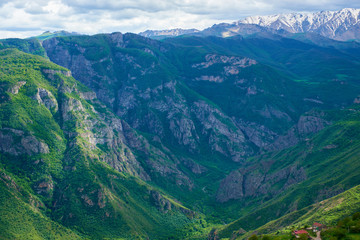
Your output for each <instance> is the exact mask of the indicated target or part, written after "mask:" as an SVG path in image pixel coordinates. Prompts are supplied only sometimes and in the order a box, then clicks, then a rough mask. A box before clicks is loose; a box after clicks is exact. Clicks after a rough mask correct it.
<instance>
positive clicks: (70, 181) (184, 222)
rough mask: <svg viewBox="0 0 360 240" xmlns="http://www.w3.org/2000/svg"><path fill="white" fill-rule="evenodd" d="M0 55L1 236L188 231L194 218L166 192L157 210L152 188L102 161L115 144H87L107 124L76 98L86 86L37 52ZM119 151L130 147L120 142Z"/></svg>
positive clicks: (171, 233)
mask: <svg viewBox="0 0 360 240" xmlns="http://www.w3.org/2000/svg"><path fill="white" fill-rule="evenodd" d="M0 61H1V71H0V74H1V75H0V77H1V87H2V89H3V90H4V91H3V97H2V102H1V107H0V126H1V137H2V139H5V138H6V139H7V140H6V141H9V145H4V143H2V145H1V147H2V149H3V150H2V151H3V152H2V153H1V155H0V180H1V181H0V187H1V191H0V205H1V208H0V216H1V223H0V232H1V233H0V234H1V235H0V237H1V238H4V239H14V238H16V239H24V238H27V239H44V238H46V239H47V238H48V239H76V238H92V239H100V238H131V239H132V238H133V237H134V236H137V237H139V238H146V237H151V238H155V237H156V238H157V239H162V238H169V237H174V238H178V237H179V236H183V235H185V234H187V235H188V233H187V232H184V231H183V229H184V227H185V226H188V225H189V224H191V222H192V221H197V220H196V219H195V218H194V220H192V216H193V214H189V213H191V211H190V210H188V209H187V208H185V207H183V206H182V205H181V204H179V203H177V202H175V201H174V200H172V199H171V198H170V197H166V198H164V199H168V200H167V201H169V202H170V204H171V206H172V207H171V208H170V209H169V210H168V211H166V212H163V211H161V210H160V209H158V208H157V207H156V204H155V203H154V200H152V197H151V195H150V194H149V192H151V191H152V190H153V188H152V187H150V186H149V185H147V184H146V183H144V182H143V181H141V180H139V179H138V178H136V177H131V176H129V175H128V174H127V173H126V172H124V173H119V172H118V171H115V170H114V169H113V168H111V167H110V166H109V165H108V164H106V163H104V162H102V161H101V160H103V159H106V156H107V155H108V154H113V153H112V151H114V150H113V149H112V148H109V146H108V145H106V144H100V145H98V147H95V146H92V144H91V143H90V142H89V138H87V136H88V134H100V133H99V131H100V132H101V131H102V130H103V129H106V128H107V127H108V125H109V122H106V121H104V120H102V119H103V116H100V115H98V113H97V112H95V111H93V110H92V109H94V107H93V106H92V101H86V100H84V99H83V98H82V97H81V96H80V95H81V94H80V93H84V92H85V93H86V92H88V91H89V90H88V88H86V87H85V86H83V85H81V84H80V83H79V82H77V81H76V80H74V79H73V78H72V77H68V76H65V75H63V73H66V72H67V70H66V69H64V68H62V67H59V66H57V65H55V64H53V63H51V62H49V61H48V60H46V59H43V58H41V57H36V56H33V55H29V54H25V53H22V52H20V51H18V50H14V49H7V50H2V51H0ZM41 89H42V90H41ZM71 89H74V90H71ZM39 91H42V94H41V95H39V96H37V94H39ZM81 91H83V92H81ZM44 94H45V95H44ZM39 99H40V100H39ZM94 101H96V100H94ZM97 105H98V106H99V103H97ZM107 113H108V116H107V117H112V118H116V117H115V116H114V115H111V112H110V111H107ZM85 119H86V120H87V121H84V120H85ZM91 121H96V122H97V125H96V126H97V127H96V128H94V129H92V128H91ZM25 142H28V144H29V145H26V144H25ZM120 151H130V150H129V149H128V148H127V147H126V146H125V145H123V146H122V147H121V148H120ZM120 153H121V152H120ZM103 161H104V160H103ZM160 196H162V195H161V193H160ZM164 196H165V195H164ZM20 221H23V222H22V223H21V224H20ZM200 226H201V227H200V228H201V229H202V228H206V227H207V225H204V227H203V226H202V225H200ZM200 228H199V229H195V230H194V233H195V232H198V231H200ZM201 231H203V230H201ZM25 236H26V237H25Z"/></svg>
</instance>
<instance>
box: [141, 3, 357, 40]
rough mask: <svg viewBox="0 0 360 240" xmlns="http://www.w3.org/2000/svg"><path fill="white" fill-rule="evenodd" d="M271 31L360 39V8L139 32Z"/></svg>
mask: <svg viewBox="0 0 360 240" xmlns="http://www.w3.org/2000/svg"><path fill="white" fill-rule="evenodd" d="M269 31H270V32H272V33H274V32H276V33H278V34H280V35H282V34H288V33H316V34H319V35H321V36H323V37H327V38H330V39H334V40H339V41H349V40H358V39H360V9H353V8H345V9H342V10H339V11H321V12H315V13H289V14H276V15H269V16H251V17H247V18H245V19H243V20H239V21H237V22H234V23H231V24H229V23H220V24H215V25H213V26H212V27H210V28H207V29H204V30H203V31H198V30H195V29H187V30H184V29H173V30H163V31H151V30H148V31H145V32H143V33H140V35H142V36H145V37H150V38H157V39H159V38H166V37H176V36H180V35H189V34H191V35H197V36H209V35H214V36H219V37H231V36H234V35H249V34H254V33H259V32H269Z"/></svg>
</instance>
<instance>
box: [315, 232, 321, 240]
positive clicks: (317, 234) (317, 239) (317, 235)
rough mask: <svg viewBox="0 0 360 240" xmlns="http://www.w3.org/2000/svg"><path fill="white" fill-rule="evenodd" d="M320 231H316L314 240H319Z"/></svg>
mask: <svg viewBox="0 0 360 240" xmlns="http://www.w3.org/2000/svg"><path fill="white" fill-rule="evenodd" d="M320 234H321V232H320V231H318V232H316V238H314V240H321V235H320Z"/></svg>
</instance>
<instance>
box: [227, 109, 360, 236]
mask: <svg viewBox="0 0 360 240" xmlns="http://www.w3.org/2000/svg"><path fill="white" fill-rule="evenodd" d="M327 114H328V115H327V117H328V119H329V120H330V119H331V120H332V121H333V122H334V124H332V125H331V126H329V127H327V128H325V129H324V130H322V131H321V132H319V133H318V134H316V135H314V136H313V137H312V138H310V139H307V140H306V141H305V142H303V143H300V144H299V145H297V146H295V147H292V148H289V149H286V150H283V151H280V152H274V153H270V154H265V155H262V156H260V157H257V158H255V159H252V160H251V161H252V162H253V163H254V162H256V163H255V164H259V165H263V164H266V162H273V163H274V164H273V165H272V167H271V171H276V169H281V168H285V166H287V165H293V164H295V165H297V166H302V167H304V168H305V169H306V175H307V179H306V180H305V181H303V182H301V183H298V184H296V185H293V186H292V187H290V188H289V189H287V190H286V191H284V192H282V193H281V194H280V195H278V196H277V197H276V198H274V199H271V200H269V201H267V202H265V203H264V204H263V205H261V206H260V208H257V209H256V210H255V211H253V212H252V213H250V214H245V216H243V217H242V218H240V219H238V220H236V221H234V222H233V223H231V224H229V225H228V226H227V227H226V228H225V229H224V230H222V231H221V234H222V236H226V235H229V234H231V233H232V232H233V231H236V230H238V229H240V228H243V229H245V230H247V231H250V230H255V229H257V228H258V227H260V226H262V225H264V224H266V223H267V222H270V221H272V220H274V219H277V218H278V217H281V216H282V215H285V216H286V217H284V218H280V219H279V220H276V221H274V222H271V223H269V225H265V226H264V227H262V228H260V230H261V231H263V230H262V229H266V228H269V229H271V230H272V231H275V229H279V228H280V226H281V227H282V228H283V227H285V226H287V225H290V224H292V223H293V224H298V223H299V224H300V223H301V224H309V221H312V220H314V219H316V217H317V216H321V215H323V216H324V219H319V221H320V220H322V221H324V222H326V223H328V222H329V223H334V221H336V220H339V219H340V218H341V217H343V216H345V215H346V214H351V212H352V210H354V211H355V210H356V209H355V208H356V201H357V195H356V194H355V193H356V191H357V189H358V188H354V189H352V190H351V191H349V192H347V193H344V196H350V197H352V198H350V199H349V200H348V201H344V204H343V205H341V204H340V205H339V207H340V206H341V207H343V210H342V211H341V212H342V213H341V214H339V213H338V215H337V216H334V217H333V218H332V217H331V214H332V213H331V212H329V214H330V215H325V214H322V212H321V208H319V206H321V205H322V204H325V203H326V202H327V200H326V201H325V202H322V200H325V199H327V198H329V197H331V196H334V195H337V194H338V193H340V192H342V191H344V190H348V189H350V188H352V187H354V186H356V185H357V184H358V183H359V181H360V172H359V171H356V169H359V167H360V166H359V164H360V163H359V157H360V150H359V149H360V146H359V145H360V142H359V134H360V132H359V129H360V122H359V119H360V118H359V116H360V113H359V106H357V105H356V106H353V107H351V108H349V109H344V110H341V111H333V112H328V113H327ZM341 198H342V195H339V196H338V197H336V198H334V199H332V200H329V201H330V203H331V202H332V203H333V201H336V200H337V199H341ZM318 202H320V203H318ZM314 203H318V204H315V205H311V204H314ZM330 203H329V204H330ZM319 204H320V205H319ZM310 205H311V206H310ZM347 206H348V210H346V211H345V209H346V208H347ZM351 206H352V207H351ZM334 211H335V210H334ZM308 212H309V213H308ZM286 214H288V215H286ZM307 214H309V215H307ZM256 216H261V217H256ZM283 222H285V223H286V225H281V224H284V223H283ZM279 225H280V226H279ZM275 226H277V227H279V228H277V227H275Z"/></svg>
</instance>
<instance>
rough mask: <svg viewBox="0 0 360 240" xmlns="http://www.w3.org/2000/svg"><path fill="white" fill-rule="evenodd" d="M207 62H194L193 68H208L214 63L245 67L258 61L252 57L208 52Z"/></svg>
mask: <svg viewBox="0 0 360 240" xmlns="http://www.w3.org/2000/svg"><path fill="white" fill-rule="evenodd" d="M205 60H206V62H202V63H197V64H193V65H192V67H193V68H200V69H201V68H208V67H210V66H212V65H214V64H219V63H221V64H230V65H231V66H233V67H239V68H245V67H250V66H251V65H254V64H256V63H257V62H256V61H255V60H253V59H250V58H241V57H233V56H224V55H217V54H208V55H206V56H205Z"/></svg>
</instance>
